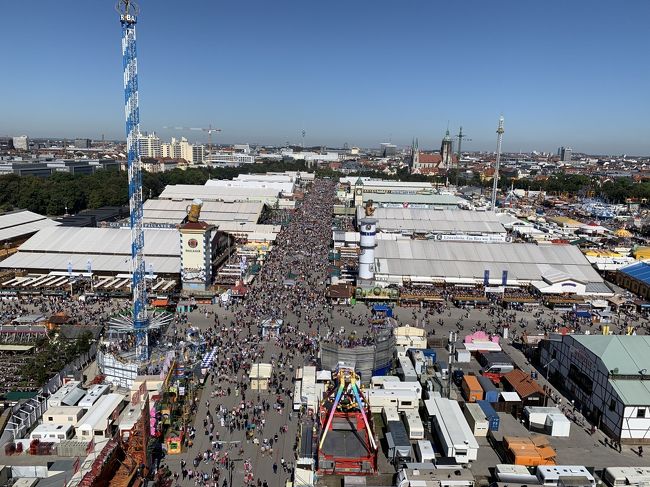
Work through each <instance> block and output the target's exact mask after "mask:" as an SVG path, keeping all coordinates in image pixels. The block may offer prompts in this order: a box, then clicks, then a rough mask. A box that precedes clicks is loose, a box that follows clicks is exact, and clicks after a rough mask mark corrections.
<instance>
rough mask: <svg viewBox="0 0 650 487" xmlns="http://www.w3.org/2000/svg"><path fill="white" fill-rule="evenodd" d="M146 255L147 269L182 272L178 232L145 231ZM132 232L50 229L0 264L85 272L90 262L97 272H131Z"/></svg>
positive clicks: (35, 236) (123, 230) (20, 267)
mask: <svg viewBox="0 0 650 487" xmlns="http://www.w3.org/2000/svg"><path fill="white" fill-rule="evenodd" d="M144 242H145V244H144V253H145V262H146V266H147V269H148V268H149V265H150V264H151V265H152V267H153V269H154V272H156V273H178V272H180V237H179V233H178V231H177V230H166V229H145V233H144ZM130 259H131V232H130V230H129V229H128V228H78V227H63V226H57V227H50V228H46V229H43V230H41V231H40V232H38V233H37V234H35V235H34V236H32V237H31V238H30V239H29V240H27V241H26V242H25V243H24V244H22V245H21V246H20V248H19V249H18V252H17V253H16V254H14V255H12V256H10V257H8V258H7V259H5V260H3V261H2V263H1V264H0V266H1V267H4V268H12V269H48V270H62V271H66V270H67V269H68V262H70V263H71V264H72V268H73V270H74V271H85V270H86V268H87V262H88V261H89V260H90V261H91V264H92V269H93V271H102V272H130Z"/></svg>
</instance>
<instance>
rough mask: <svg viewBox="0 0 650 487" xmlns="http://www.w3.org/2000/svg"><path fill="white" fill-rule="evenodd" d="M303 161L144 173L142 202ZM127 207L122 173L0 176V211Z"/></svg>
mask: <svg viewBox="0 0 650 487" xmlns="http://www.w3.org/2000/svg"><path fill="white" fill-rule="evenodd" d="M305 169H306V166H305V162H304V161H292V162H282V161H276V162H268V163H262V164H250V165H245V166H239V167H225V168H221V167H218V168H190V169H186V170H181V169H174V170H172V171H166V172H162V173H147V172H145V173H143V176H142V187H143V195H144V197H145V198H151V197H156V196H158V195H159V194H160V193H161V192H162V191H163V189H165V186H166V185H168V184H205V182H206V181H207V180H208V179H232V178H234V177H236V176H237V175H239V174H242V173H263V172H267V171H302V170H305ZM128 203H129V190H128V180H127V174H126V172H124V171H116V170H106V171H97V172H96V173H94V174H91V175H72V174H68V173H55V174H53V175H52V176H50V177H48V178H40V177H34V176H25V177H21V176H17V175H15V174H8V175H3V176H0V211H10V210H13V209H18V208H20V209H27V210H31V211H34V212H36V213H41V214H44V215H50V216H58V215H63V214H64V213H65V212H66V208H67V212H68V213H71V214H73V213H78V212H79V211H82V210H85V209H89V208H100V207H102V206H122V205H127V204H128Z"/></svg>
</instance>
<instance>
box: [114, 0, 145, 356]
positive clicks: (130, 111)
mask: <svg viewBox="0 0 650 487" xmlns="http://www.w3.org/2000/svg"><path fill="white" fill-rule="evenodd" d="M115 8H116V10H117V12H118V13H119V14H120V23H121V24H122V63H123V66H124V114H125V116H126V150H127V154H128V170H129V208H130V210H131V220H130V226H131V273H132V281H131V282H132V289H133V310H132V311H133V331H134V333H135V340H136V356H137V358H138V360H141V361H144V360H147V359H148V358H149V338H148V328H149V319H148V317H147V306H146V304H147V289H146V285H145V272H146V271H145V263H144V230H143V228H142V161H141V160H140V153H139V151H138V137H139V136H140V111H139V108H138V60H137V57H136V44H135V24H136V22H137V21H138V19H137V15H138V7H137V5H136V4H135V2H133V1H131V0H119V1H118V3H117V5H116V7H115Z"/></svg>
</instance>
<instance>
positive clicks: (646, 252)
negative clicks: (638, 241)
mask: <svg viewBox="0 0 650 487" xmlns="http://www.w3.org/2000/svg"><path fill="white" fill-rule="evenodd" d="M634 257H635V258H636V259H637V260H645V259H650V247H637V248H636V250H635V251H634Z"/></svg>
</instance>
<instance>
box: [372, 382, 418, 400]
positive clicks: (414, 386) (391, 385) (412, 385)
mask: <svg viewBox="0 0 650 487" xmlns="http://www.w3.org/2000/svg"><path fill="white" fill-rule="evenodd" d="M382 389H385V390H387V391H406V390H408V391H413V392H415V393H416V394H417V395H418V397H422V389H423V387H422V384H420V383H419V382H401V381H398V382H395V381H393V382H384V385H383V387H382Z"/></svg>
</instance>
